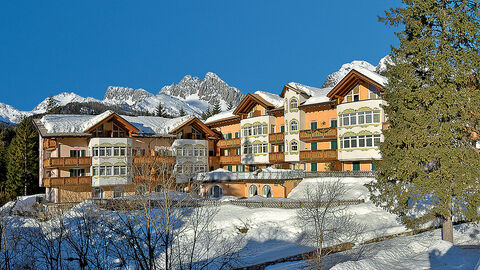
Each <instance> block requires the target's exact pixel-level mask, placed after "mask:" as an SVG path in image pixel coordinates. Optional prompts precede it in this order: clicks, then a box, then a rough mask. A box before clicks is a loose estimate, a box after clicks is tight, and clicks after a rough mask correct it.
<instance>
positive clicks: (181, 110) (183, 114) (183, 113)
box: [178, 107, 185, 116]
mask: <svg viewBox="0 0 480 270" xmlns="http://www.w3.org/2000/svg"><path fill="white" fill-rule="evenodd" d="M178 114H179V115H180V116H185V110H184V109H183V107H182V108H180V111H179V112H178Z"/></svg>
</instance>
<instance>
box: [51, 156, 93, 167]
mask: <svg viewBox="0 0 480 270" xmlns="http://www.w3.org/2000/svg"><path fill="white" fill-rule="evenodd" d="M90 165H92V158H91V157H56V158H47V159H44V160H43V167H44V168H51V167H80V166H90Z"/></svg>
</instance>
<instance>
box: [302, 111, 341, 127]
mask: <svg viewBox="0 0 480 270" xmlns="http://www.w3.org/2000/svg"><path fill="white" fill-rule="evenodd" d="M331 119H337V110H336V109H331V110H323V111H315V112H306V113H305V128H306V129H310V122H312V121H317V127H318V128H326V127H330V120H331ZM324 122H325V123H324Z"/></svg>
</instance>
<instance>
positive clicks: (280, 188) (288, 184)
mask: <svg viewBox="0 0 480 270" xmlns="http://www.w3.org/2000/svg"><path fill="white" fill-rule="evenodd" d="M300 181H301V180H286V181H284V183H283V184H274V183H252V182H250V183H246V182H229V183H210V184H207V185H205V186H204V194H205V195H206V196H207V195H208V190H209V188H210V187H211V186H212V185H219V186H220V187H222V189H223V195H224V196H235V197H237V198H242V197H247V196H248V188H249V187H250V186H251V185H256V186H257V188H258V192H259V196H261V195H262V194H261V193H262V188H263V186H264V185H270V187H271V188H272V192H273V194H272V195H273V197H281V198H286V197H287V196H288V194H289V193H290V192H291V191H292V189H293V188H294V187H295V186H296V185H295V184H298V183H300Z"/></svg>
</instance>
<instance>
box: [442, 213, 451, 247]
mask: <svg viewBox="0 0 480 270" xmlns="http://www.w3.org/2000/svg"><path fill="white" fill-rule="evenodd" d="M442 240H444V241H448V242H451V243H453V222H452V218H451V217H448V218H444V219H443V224H442Z"/></svg>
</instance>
